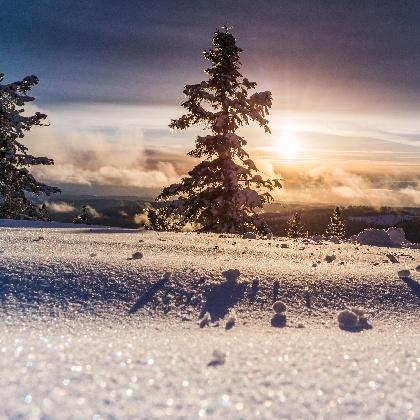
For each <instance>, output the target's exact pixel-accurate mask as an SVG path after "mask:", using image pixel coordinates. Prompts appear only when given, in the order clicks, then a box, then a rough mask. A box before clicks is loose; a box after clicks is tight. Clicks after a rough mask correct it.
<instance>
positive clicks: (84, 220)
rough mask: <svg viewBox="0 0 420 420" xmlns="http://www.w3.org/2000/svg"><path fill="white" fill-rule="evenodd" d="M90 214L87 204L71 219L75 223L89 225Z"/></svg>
mask: <svg viewBox="0 0 420 420" xmlns="http://www.w3.org/2000/svg"><path fill="white" fill-rule="evenodd" d="M91 217H92V214H91V212H90V210H89V207H88V206H87V205H84V206H82V211H81V213H80V214H79V215H77V216H76V217H75V218H74V219H73V223H75V224H77V225H90V219H91Z"/></svg>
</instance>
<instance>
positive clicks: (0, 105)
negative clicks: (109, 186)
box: [0, 73, 60, 220]
mask: <svg viewBox="0 0 420 420" xmlns="http://www.w3.org/2000/svg"><path fill="white" fill-rule="evenodd" d="M3 77H4V75H3V74H2V73H0V217H3V218H7V219H32V220H39V219H42V218H43V217H44V214H43V210H42V208H41V206H38V205H36V204H34V203H32V202H31V201H30V200H29V198H28V195H32V196H40V195H42V194H44V195H47V196H48V195H50V194H54V193H57V192H60V190H59V189H58V188H56V187H50V186H48V185H45V184H42V183H40V182H38V181H37V180H36V179H35V178H34V176H33V175H32V174H31V173H30V172H29V171H28V169H27V168H28V167H30V166H33V165H53V164H54V161H53V160H52V159H48V158H46V157H34V156H32V155H29V154H28V148H27V147H26V146H24V145H23V144H22V143H21V142H20V139H22V138H23V137H24V136H25V133H26V132H27V131H29V130H30V129H31V128H32V127H33V126H45V125H47V124H44V123H43V120H45V118H46V117H47V116H46V115H45V114H42V113H40V112H35V114H33V115H30V116H24V115H23V113H24V111H25V110H24V106H25V104H26V103H27V102H31V101H33V100H34V98H33V97H31V96H28V95H27V92H28V91H30V90H31V89H32V88H33V87H34V86H35V85H37V84H38V78H37V77H36V76H28V77H25V78H24V79H23V80H21V81H18V82H15V83H10V84H2V83H1V82H2V81H3Z"/></svg>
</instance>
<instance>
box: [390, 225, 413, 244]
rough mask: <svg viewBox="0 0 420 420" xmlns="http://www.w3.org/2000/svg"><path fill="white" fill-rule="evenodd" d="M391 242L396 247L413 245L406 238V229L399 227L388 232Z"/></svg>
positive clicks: (391, 228)
mask: <svg viewBox="0 0 420 420" xmlns="http://www.w3.org/2000/svg"><path fill="white" fill-rule="evenodd" d="M386 233H387V234H388V236H389V238H390V239H391V241H392V242H393V243H394V244H396V245H405V244H409V243H411V242H410V241H408V240H407V239H406V237H405V232H404V229H402V228H397V227H390V228H388V229H387V230H386Z"/></svg>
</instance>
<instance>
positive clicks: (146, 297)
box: [128, 276, 169, 315]
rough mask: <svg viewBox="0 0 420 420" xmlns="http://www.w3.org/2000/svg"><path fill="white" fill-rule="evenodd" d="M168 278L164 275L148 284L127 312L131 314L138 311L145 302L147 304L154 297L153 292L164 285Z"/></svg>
mask: <svg viewBox="0 0 420 420" xmlns="http://www.w3.org/2000/svg"><path fill="white" fill-rule="evenodd" d="M168 280H169V279H168V277H167V276H164V277H163V278H162V279H160V280H159V281H158V282H156V283H155V284H153V285H152V286H150V287H149V288H148V289H147V290H146V291H145V292H144V293H142V294H141V295H140V297H139V298H138V299H137V301H136V303H135V304H134V305H133V306H132V307H131V308H130V310H129V311H128V313H129V314H130V315H132V314H134V313H136V312H137V311H139V310H140V309H141V308H143V307H144V306H145V305H146V304H148V303H149V302H150V301H151V300H152V299H153V298H154V296H155V294H156V293H157V292H158V291H159V290H161V289H162V288H163V287H164V286H165V284H166V283H167V282H168Z"/></svg>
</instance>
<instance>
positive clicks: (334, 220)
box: [325, 207, 346, 239]
mask: <svg viewBox="0 0 420 420" xmlns="http://www.w3.org/2000/svg"><path fill="white" fill-rule="evenodd" d="M325 235H326V236H336V237H337V238H340V239H344V238H345V237H346V223H345V221H344V218H343V215H342V212H341V209H340V207H336V208H335V209H334V210H333V212H332V214H331V217H330V223H329V224H328V226H327V229H326V231H325Z"/></svg>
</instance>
